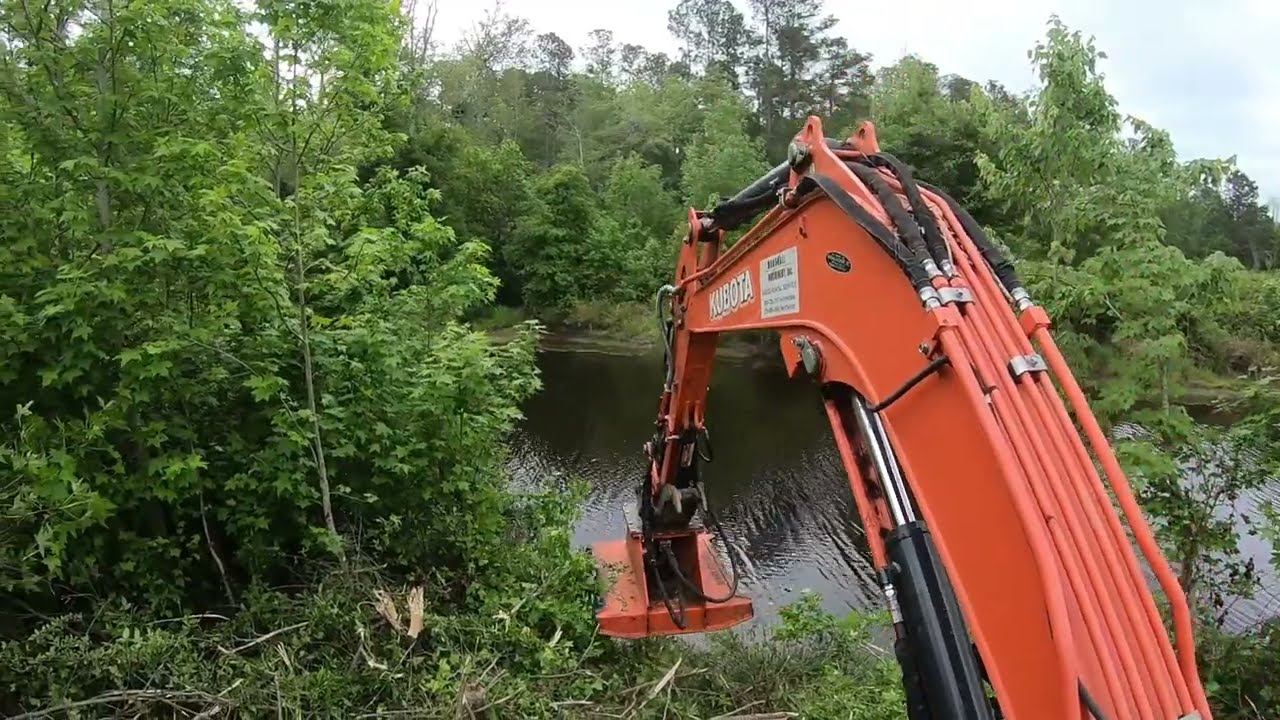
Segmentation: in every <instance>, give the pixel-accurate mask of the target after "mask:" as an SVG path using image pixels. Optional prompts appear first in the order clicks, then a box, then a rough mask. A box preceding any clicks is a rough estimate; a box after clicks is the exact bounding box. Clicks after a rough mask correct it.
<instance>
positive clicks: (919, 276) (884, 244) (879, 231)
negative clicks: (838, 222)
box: [796, 172, 934, 297]
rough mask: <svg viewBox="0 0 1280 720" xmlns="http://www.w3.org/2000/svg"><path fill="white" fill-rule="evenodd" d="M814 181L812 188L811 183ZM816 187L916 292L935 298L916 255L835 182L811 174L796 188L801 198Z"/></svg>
mask: <svg viewBox="0 0 1280 720" xmlns="http://www.w3.org/2000/svg"><path fill="white" fill-rule="evenodd" d="M811 181H812V185H810V182H811ZM814 185H816V186H817V187H818V188H819V189H821V190H822V192H824V193H826V195H827V197H829V198H831V200H832V201H833V202H835V204H836V206H837V207H839V208H840V209H841V210H842V211H844V214H846V215H848V216H849V218H850V219H852V220H853V221H854V222H856V223H857V224H858V225H859V226H860V227H861V228H862V229H863V230H865V231H867V234H868V235H870V236H871V237H872V238H873V239H875V241H876V242H877V243H879V244H880V247H881V248H883V249H884V251H885V252H886V253H888V254H889V257H890V258H892V259H893V261H894V262H895V263H897V264H898V267H899V268H901V270H902V272H903V273H904V274H905V275H906V276H907V278H908V279H909V280H910V281H911V286H912V287H913V288H915V290H916V292H917V293H918V294H920V295H921V297H924V296H925V294H926V293H928V294H930V295H932V294H933V292H934V291H933V286H932V285H931V284H930V283H929V274H928V273H927V272H925V269H924V266H923V265H921V264H920V263H919V262H918V261H917V260H916V257H915V255H914V254H913V253H912V252H911V251H910V250H908V249H907V246H906V245H903V244H902V241H901V240H899V239H898V237H897V236H896V235H894V233H893V231H892V230H890V229H889V228H888V227H885V225H884V223H882V222H880V221H879V220H877V219H876V218H875V216H874V215H872V214H871V213H869V212H867V211H866V209H865V208H863V207H862V206H861V205H859V204H858V201H856V200H854V199H853V198H852V197H851V196H850V195H849V193H847V192H845V190H844V188H842V187H840V186H839V185H837V184H836V182H835V180H832V179H831V178H830V177H827V176H826V175H823V174H822V173H820V172H810V173H809V174H808V175H805V177H804V179H803V180H801V182H800V186H799V187H797V188H796V190H797V192H798V194H801V195H803V194H805V193H806V192H808V191H810V190H812V187H813V186H814Z"/></svg>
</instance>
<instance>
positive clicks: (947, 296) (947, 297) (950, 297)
mask: <svg viewBox="0 0 1280 720" xmlns="http://www.w3.org/2000/svg"><path fill="white" fill-rule="evenodd" d="M938 297H940V298H942V304H943V305H950V304H951V303H971V302H973V293H972V292H969V288H964V287H944V288H942V289H941V290H939V291H938Z"/></svg>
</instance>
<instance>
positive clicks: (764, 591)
mask: <svg viewBox="0 0 1280 720" xmlns="http://www.w3.org/2000/svg"><path fill="white" fill-rule="evenodd" d="M540 366H541V368H542V377H543V383H544V389H543V391H542V392H541V393H539V394H538V395H537V396H535V397H534V398H532V399H531V400H530V401H529V402H528V403H527V404H526V406H525V408H524V411H525V416H526V420H525V422H524V423H523V425H522V427H521V430H520V431H519V432H518V433H517V434H516V437H515V438H514V439H513V443H512V461H511V462H512V469H513V471H514V472H515V474H516V476H517V477H518V478H525V479H534V478H541V477H546V476H548V475H551V474H555V473H562V474H565V475H570V476H578V477H581V478H582V479H584V480H586V481H587V482H588V483H589V485H590V488H591V490H590V495H589V497H588V498H587V500H586V502H585V507H584V512H583V518H582V520H581V522H580V523H579V525H578V527H577V528H576V532H575V538H574V539H575V542H577V543H579V544H583V545H585V544H589V543H591V542H593V541H595V540H599V539H606V538H616V537H620V536H621V533H622V532H623V520H622V514H621V511H622V507H623V506H624V504H625V503H626V502H627V501H628V500H630V499H631V498H632V497H633V496H634V492H635V488H636V485H637V483H638V482H639V477H640V473H642V472H643V469H644V465H643V459H642V456H641V450H640V448H641V444H642V443H643V442H644V441H645V440H647V439H648V438H649V435H650V433H651V432H652V428H653V421H654V415H655V413H656V411H657V401H658V391H659V390H660V386H661V385H660V384H661V380H662V365H661V358H659V357H652V356H645V357H634V356H617V355H608V354H602V353H591V352H544V353H543V354H542V356H541V359H540ZM707 424H708V425H709V427H710V429H711V434H712V441H713V446H714V451H715V453H714V462H713V463H711V464H710V465H709V466H707V468H706V474H705V479H706V486H707V491H708V494H709V496H710V501H711V502H712V503H713V505H714V507H715V508H716V509H717V512H718V513H719V515H720V518H721V521H722V523H723V525H724V526H725V529H726V531H727V532H728V534H729V539H730V541H731V543H732V546H733V548H734V550H735V552H736V554H737V555H738V557H739V559H740V560H741V561H742V562H741V563H740V565H741V568H742V572H743V577H742V583H741V588H742V592H743V593H744V594H747V595H749V596H750V597H752V598H753V599H754V600H755V602H756V608H757V616H758V617H759V620H758V621H757V623H756V624H759V625H768V624H769V623H770V622H771V621H772V620H773V619H774V618H775V616H776V609H777V606H778V605H783V604H787V603H790V602H792V601H794V600H795V599H796V597H797V596H798V593H799V592H800V591H802V590H804V589H806V588H807V589H812V590H815V591H818V592H820V593H821V594H822V596H823V602H824V604H825V606H826V607H827V608H828V609H830V610H832V611H834V612H844V611H847V610H849V609H851V608H859V607H874V608H879V607H880V602H881V600H880V595H879V591H878V590H877V588H876V587H875V585H874V578H873V574H872V572H871V565H870V558H869V557H868V555H867V554H866V551H865V549H864V547H865V543H864V540H863V533H862V528H861V527H860V525H859V522H858V517H857V511H856V509H855V507H854V504H853V498H852V496H851V495H850V491H849V487H848V481H847V479H846V478H845V475H844V473H843V470H842V468H841V467H840V459H839V456H838V455H837V454H836V451H835V447H834V445H833V443H832V439H831V429H830V427H829V426H828V425H827V422H826V416H825V414H824V413H823V412H822V404H821V401H820V399H819V397H818V395H817V392H816V390H815V389H814V388H813V387H812V386H811V385H809V384H808V383H806V382H804V381H792V380H790V379H788V378H787V377H786V375H785V374H784V373H783V372H782V371H781V369H780V368H777V367H776V366H773V365H769V366H766V367H761V366H758V365H753V364H752V363H749V362H746V361H742V360H734V359H730V358H720V359H719V360H718V361H717V367H716V370H715V376H714V379H713V382H712V389H711V392H710V394H709V396H708V407H707ZM1269 492H1270V496H1269V497H1268V496H1259V497H1257V498H1255V499H1253V500H1252V502H1255V503H1256V502H1275V501H1276V500H1280V497H1277V495H1280V490H1278V489H1275V488H1273V489H1271V490H1270V491H1269ZM1244 544H1245V547H1246V550H1247V551H1248V552H1249V553H1250V554H1251V555H1253V556H1254V557H1257V558H1258V561H1257V562H1258V565H1259V567H1260V568H1262V567H1267V566H1268V558H1269V547H1267V546H1266V544H1265V542H1264V541H1262V540H1259V539H1256V538H1247V539H1246V540H1245V542H1244ZM1269 580H1270V585H1271V586H1272V587H1274V586H1275V585H1276V583H1275V581H1274V578H1269ZM1273 593H1274V591H1273ZM1277 612H1280V598H1278V597H1276V596H1274V595H1267V594H1265V593H1264V594H1263V595H1262V596H1261V597H1260V598H1259V599H1257V600H1254V601H1249V602H1242V603H1241V604H1240V606H1239V607H1237V608H1236V609H1235V612H1234V613H1233V616H1232V620H1233V622H1232V625H1239V624H1241V623H1244V622H1247V621H1248V620H1249V619H1250V618H1253V617H1258V616H1259V615H1269V614H1275V613H1277Z"/></svg>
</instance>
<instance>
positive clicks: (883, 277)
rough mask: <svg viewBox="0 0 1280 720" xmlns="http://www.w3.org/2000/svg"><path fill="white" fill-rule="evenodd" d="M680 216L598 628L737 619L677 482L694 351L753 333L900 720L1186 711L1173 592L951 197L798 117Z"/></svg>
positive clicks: (1030, 314) (993, 262) (1075, 395)
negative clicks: (697, 207) (774, 147)
mask: <svg viewBox="0 0 1280 720" xmlns="http://www.w3.org/2000/svg"><path fill="white" fill-rule="evenodd" d="M761 213H763V215H762V216H761ZM755 218H758V219H755ZM753 219H755V221H754V225H753V226H752V227H751V228H750V229H749V230H748V231H747V232H746V234H745V235H744V236H743V237H742V238H741V239H740V240H738V241H737V243H735V244H734V245H733V246H732V248H730V249H729V250H727V251H725V252H723V253H722V252H721V249H720V246H721V241H722V238H723V235H724V233H725V232H726V230H730V229H733V228H735V227H737V226H739V225H742V224H745V223H746V222H748V221H751V220H753ZM689 223H690V231H689V234H688V236H687V237H686V239H685V242H684V244H683V246H682V248H681V254H680V260H679V264H678V266H677V269H676V274H675V278H674V280H673V284H672V285H671V286H669V287H667V288H665V289H664V290H663V292H662V293H660V294H659V309H660V312H661V313H662V317H663V333H664V339H665V341H666V342H667V363H668V365H667V376H666V378H665V379H664V383H663V391H662V394H661V398H660V402H659V412H658V418H657V422H656V424H655V432H654V435H653V437H652V439H651V440H650V441H649V442H648V443H647V444H646V446H645V448H646V454H647V458H648V459H647V464H648V468H647V471H646V472H645V473H644V476H643V477H642V478H640V482H638V484H637V492H636V502H635V504H634V505H633V506H631V507H630V508H629V510H628V511H627V513H626V517H627V525H628V530H627V534H626V536H625V537H624V539H622V540H617V541H613V542H609V543H602V544H600V545H598V546H596V548H595V552H596V555H597V557H598V558H599V560H600V562H601V564H602V566H603V567H604V568H605V570H606V572H608V573H610V575H609V578H608V582H609V588H610V589H609V592H608V593H607V595H606V597H605V601H604V605H603V607H602V609H601V610H600V611H599V613H598V617H599V621H600V625H601V628H602V631H603V632H604V633H606V634H608V635H613V636H618V637H629V638H639V637H647V636H652V635H663V634H671V633H676V632H698V631H707V630H720V629H724V628H727V627H730V626H733V625H735V624H737V623H740V622H742V621H744V620H746V619H748V618H750V617H751V605H750V601H749V600H747V599H745V598H743V597H741V596H739V595H737V594H736V593H735V592H734V590H735V589H736V579H735V578H734V577H732V576H733V573H731V572H727V571H726V569H725V568H724V567H723V563H721V562H720V561H719V560H718V559H717V558H716V556H715V555H716V554H715V553H713V552H712V546H711V544H710V542H709V540H708V537H709V535H708V533H709V530H716V529H718V523H716V522H715V519H714V512H712V510H713V509H711V508H707V507H706V506H705V502H704V498H705V494H704V493H702V491H701V479H700V477H699V469H700V464H701V463H702V462H706V461H707V460H708V459H709V458H710V453H709V452H708V450H709V448H707V447H706V439H707V432H706V423H705V419H704V408H705V401H706V395H707V391H708V387H709V384H710V379H711V372H712V366H713V363H714V359H715V351H716V343H717V338H718V337H719V334H720V333H722V332H733V331H742V330H758V329H765V328H767V329H771V330H775V331H777V332H778V333H779V335H780V341H781V342H780V345H781V351H782V354H783V358H784V360H785V362H786V364H787V367H788V368H789V372H790V373H791V374H792V376H793V377H799V376H805V377H808V378H810V379H811V380H812V381H813V383H814V384H815V385H816V387H817V388H818V389H819V391H820V392H821V393H822V396H823V400H824V406H825V408H826V412H827V416H828V418H829V420H830V421H831V424H832V428H833V431H834V432H835V439H836V445H837V450H838V451H839V453H840V457H841V459H842V461H843V464H844V467H845V470H846V472H847V474H848V476H849V482H850V490H851V493H852V495H853V497H854V499H855V501H856V504H857V507H858V512H859V516H860V518H861V520H862V523H863V524H864V526H866V528H867V541H868V545H869V549H870V551H871V556H872V558H873V561H874V563H875V565H876V567H877V570H878V571H879V578H880V582H881V585H882V587H883V589H884V591H885V597H886V602H887V603H888V605H889V607H890V609H891V610H892V611H893V616H894V620H895V631H896V633H897V642H898V650H899V653H898V655H899V659H900V660H901V661H902V663H903V680H904V683H905V684H906V686H907V691H908V692H907V696H908V702H909V704H910V706H911V707H910V708H909V710H910V714H911V717H912V718H913V720H914V718H917V717H933V718H942V717H946V718H953V717H954V718H974V719H975V720H978V719H981V720H985V719H986V718H994V717H1000V716H1001V715H998V714H997V713H1002V716H1003V717H1006V718H1017V719H1019V720H1088V719H1089V718H1095V719H1096V720H1101V719H1102V718H1106V719H1107V720H1180V719H1183V718H1191V717H1197V716H1196V715H1195V713H1199V715H1198V717H1199V718H1202V719H1203V720H1210V714H1209V710H1208V706H1207V703H1206V701H1205V695H1204V691H1203V689H1202V688H1201V685H1200V680H1199V677H1198V674H1197V669H1196V665H1195V655H1194V644H1193V639H1192V637H1191V624H1190V619H1189V618H1190V614H1189V611H1188V608H1187V604H1186V600H1185V598H1184V597H1183V595H1182V594H1181V592H1180V590H1179V588H1178V585H1177V583H1176V581H1175V580H1174V578H1173V575H1172V573H1171V572H1170V570H1169V568H1168V564H1167V563H1166V561H1165V559H1164V558H1163V557H1161V555H1160V553H1159V550H1158V549H1157V547H1156V545H1155V542H1154V539H1153V538H1152V537H1151V533H1150V531H1149V529H1148V528H1147V525H1146V524H1145V522H1144V521H1143V519H1142V516H1141V514H1140V511H1139V509H1138V507H1137V505H1136V503H1135V502H1134V500H1133V497H1132V493H1131V492H1130V491H1129V488H1128V485H1127V482H1126V480H1125V478H1124V475H1123V473H1122V472H1121V470H1120V468H1119V466H1118V464H1117V463H1116V462H1115V458H1114V455H1113V454H1112V452H1111V449H1110V447H1109V446H1108V445H1107V441H1106V438H1105V437H1104V436H1103V435H1102V433H1101V431H1100V430H1099V429H1098V427H1097V423H1096V422H1095V421H1094V420H1093V416H1092V415H1091V414H1090V412H1089V409H1088V406H1087V403H1086V401H1085V399H1084V396H1083V395H1082V393H1081V392H1080V390H1079V388H1078V386H1077V385H1076V383H1075V380H1074V379H1073V378H1072V377H1071V374H1070V370H1069V369H1068V368H1067V366H1066V364H1065V361H1063V359H1062V356H1061V354H1060V353H1059V352H1058V351H1057V349H1056V347H1054V345H1053V341H1052V337H1051V336H1050V333H1049V319H1048V317H1047V315H1046V314H1045V312H1044V310H1043V309H1042V308H1040V307H1038V306H1036V305H1035V304H1034V302H1033V301H1032V300H1031V298H1030V296H1029V295H1028V293H1027V292H1026V291H1025V289H1023V288H1022V286H1021V284H1020V282H1019V281H1018V279H1017V276H1016V273H1015V272H1014V270H1013V268H1012V266H1011V265H1010V264H1009V263H1008V262H1007V261H1006V260H1004V259H1003V258H1002V257H1001V256H1000V254H999V252H998V251H997V250H995V249H994V248H993V247H992V245H991V243H990V242H989V241H988V240H987V239H986V238H985V236H984V235H983V233H982V230H981V228H980V226H978V224H977V223H976V222H974V221H973V219H972V218H971V217H969V216H968V214H967V213H966V212H965V211H964V210H963V208H961V207H959V206H958V205H957V204H956V203H955V202H954V201H952V200H951V199H950V198H949V197H947V196H946V195H945V193H943V192H942V191H941V190H939V189H936V188H932V187H930V186H928V185H927V184H925V183H921V182H918V181H916V180H915V179H914V178H913V177H912V176H911V172H910V170H909V169H908V168H906V167H905V166H904V165H903V164H902V163H900V162H898V161H897V160H896V159H895V158H893V157H892V156H890V155H887V154H885V153H882V152H881V151H880V148H879V147H878V143H877V141H876V138H875V132H874V128H873V127H871V126H870V125H869V124H866V125H864V126H863V127H861V128H859V130H858V132H857V133H856V134H855V136H854V137H852V138H850V139H849V140H848V141H846V142H836V141H832V140H829V139H827V138H826V137H825V135H824V133H823V131H822V126H821V123H820V122H819V120H818V119H817V118H809V119H808V121H807V123H806V124H805V127H804V129H803V130H802V131H801V132H800V133H799V134H797V135H796V137H795V141H794V142H793V144H792V147H791V150H790V152H789V157H788V163H786V164H784V165H782V166H779V167H778V168H775V170H774V172H772V173H770V174H769V175H767V176H766V177H764V178H761V180H760V181H759V182H757V183H755V184H754V185H752V186H751V187H749V188H747V189H746V190H744V191H743V192H742V193H740V194H739V195H738V196H736V197H735V198H733V199H731V200H730V201H728V202H726V203H723V204H721V205H720V206H718V207H717V208H715V209H714V210H713V211H711V212H698V211H691V213H690V216H689ZM1037 348H1038V349H1037ZM1055 379H1056V380H1057V381H1058V382H1059V383H1060V384H1061V386H1062V387H1063V388H1064V390H1065V395H1066V396H1067V398H1068V401H1069V402H1070V406H1071V407H1070V410H1071V412H1070V413H1069V412H1068V408H1067V406H1066V405H1064V403H1063V400H1062V399H1061V396H1060V394H1059V392H1058V390H1057V387H1055V384H1054V380H1055ZM1073 414H1074V416H1075V417H1077V418H1080V420H1081V422H1082V423H1083V427H1084V429H1085V432H1084V433H1083V434H1082V433H1081V431H1080V430H1079V429H1077V427H1076V426H1075V424H1074V423H1073V421H1072V420H1071V417H1072V415H1073ZM763 421H764V422H768V419H767V418H766V419H764V420H763ZM1086 438H1087V442H1086ZM1091 451H1092V453H1093V454H1096V455H1097V456H1098V457H1099V458H1100V460H1101V464H1102V469H1103V472H1102V473H1099V472H1098V470H1097V468H1096V467H1095V465H1094V463H1093V461H1092V456H1091ZM1104 479H1105V482H1104ZM1108 487H1109V488H1110V489H1111V491H1112V492H1114V493H1115V495H1116V497H1117V498H1118V500H1119V505H1120V507H1121V509H1122V514H1123V517H1121V516H1120V515H1117V514H1116V512H1115V511H1114V510H1113V505H1112V501H1111V497H1110V494H1109V493H1108V491H1107V490H1108ZM1124 523H1127V524H1128V526H1129V528H1130V529H1131V530H1132V531H1133V533H1134V535H1135V536H1136V538H1137V541H1138V545H1139V547H1140V548H1141V551H1142V553H1143V555H1144V556H1145V559H1146V561H1147V562H1148V563H1149V564H1150V566H1151V567H1153V568H1154V569H1155V572H1156V576H1157V579H1158V580H1159V582H1160V585H1161V588H1162V590H1163V591H1164V594H1165V595H1166V596H1167V597H1168V598H1169V601H1170V604H1171V607H1172V610H1173V615H1174V618H1175V630H1176V640H1177V642H1176V646H1175V644H1174V643H1173V642H1172V640H1171V638H1170V637H1169V635H1168V633H1167V632H1166V631H1165V629H1164V625H1163V623H1162V622H1161V618H1160V615H1159V613H1158V611H1157V608H1156V603H1155V601H1154V599H1153V597H1152V594H1151V592H1150V591H1149V590H1148V587H1147V584H1146V582H1145V580H1144V577H1143V575H1142V572H1141V571H1140V566H1139V560H1138V556H1137V555H1136V554H1135V551H1134V549H1133V547H1132V546H1131V545H1130V543H1129V542H1128V540H1127V537H1126V534H1125V527H1124ZM730 564H731V565H732V563H730ZM731 569H732V568H731Z"/></svg>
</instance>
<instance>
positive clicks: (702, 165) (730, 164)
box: [681, 100, 769, 208]
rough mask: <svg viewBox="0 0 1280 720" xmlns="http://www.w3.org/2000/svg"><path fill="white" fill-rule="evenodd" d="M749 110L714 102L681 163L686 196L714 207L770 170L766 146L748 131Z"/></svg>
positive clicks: (733, 104)
mask: <svg viewBox="0 0 1280 720" xmlns="http://www.w3.org/2000/svg"><path fill="white" fill-rule="evenodd" d="M745 120H746V110H745V108H743V107H742V106H741V105H740V104H739V103H737V102H734V101H731V100H725V101H721V102H720V103H718V104H716V105H713V106H712V107H711V109H710V111H709V112H708V113H707V114H706V118H705V119H704V121H703V125H702V131H701V132H700V133H699V134H698V136H697V137H696V138H695V139H694V142H693V144H692V145H691V147H690V148H689V150H688V153H687V154H686V155H685V159H684V165H683V166H682V167H681V172H682V175H683V190H684V196H685V200H686V201H687V202H688V203H689V204H691V205H694V206H696V207H708V208H709V207H714V206H715V204H716V203H717V202H719V201H721V200H727V199H729V198H730V197H732V196H733V195H735V194H737V192H738V191H739V190H741V189H743V188H745V187H746V186H747V185H750V184H751V183H752V182H754V181H755V179H756V178H758V177H760V176H761V175H763V174H764V173H765V172H767V171H768V170H769V164H768V163H767V162H766V161H765V157H764V147H763V145H762V144H761V143H760V142H759V141H758V140H753V139H752V138H750V137H749V136H748V135H747V133H746V128H745Z"/></svg>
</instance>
